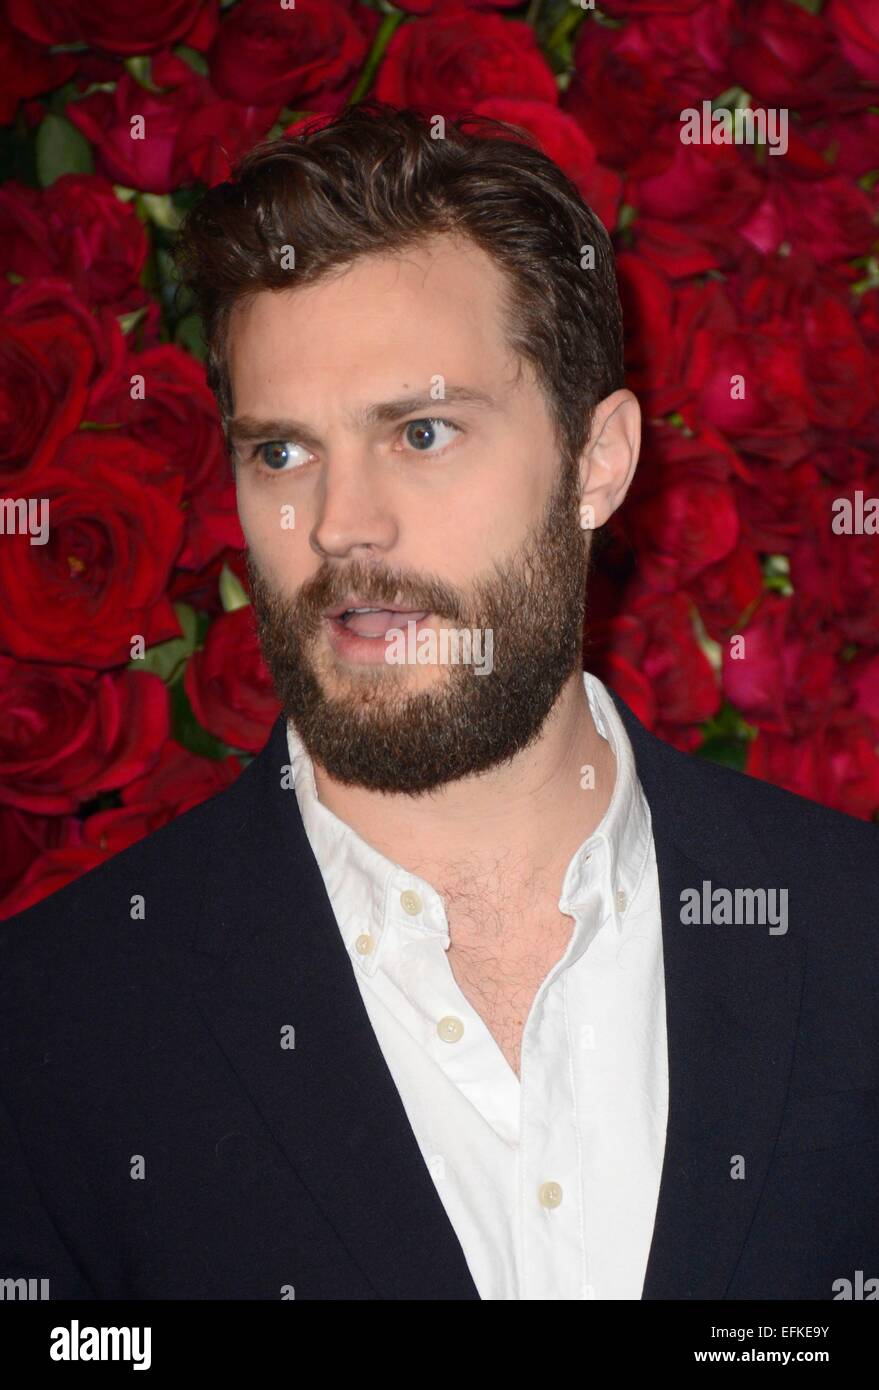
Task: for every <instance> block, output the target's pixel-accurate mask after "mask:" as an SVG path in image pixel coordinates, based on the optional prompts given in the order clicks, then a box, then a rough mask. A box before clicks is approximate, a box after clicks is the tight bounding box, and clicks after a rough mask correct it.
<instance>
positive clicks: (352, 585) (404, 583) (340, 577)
mask: <svg viewBox="0 0 879 1390" xmlns="http://www.w3.org/2000/svg"><path fill="white" fill-rule="evenodd" d="M247 569H248V574H249V577H250V581H251V585H252V586H253V587H256V588H257V589H259V590H261V591H263V592H265V591H266V589H267V587H268V586H267V585H266V583H265V580H264V578H263V576H262V575H261V573H260V571H259V570H258V569H257V568H256V566H255V565H254V564H253V562H252V560H251V559H250V556H249V555H248V557H247ZM353 593H356V594H358V595H360V596H361V597H362V599H363V601H364V604H366V605H375V606H376V607H380V606H381V605H382V604H385V603H386V604H400V605H402V606H403V607H407V608H413V609H423V610H425V611H426V612H429V613H436V614H437V615H438V616H440V617H444V618H449V619H452V620H458V619H462V618H463V617H464V616H465V605H464V604H463V603H462V602H461V600H460V598H459V597H458V595H457V594H456V593H455V591H454V590H453V589H451V588H450V587H449V586H448V585H447V584H444V583H442V582H441V581H439V580H423V579H419V578H418V577H417V576H405V575H402V574H400V573H394V572H391V571H388V570H376V569H374V568H371V567H369V566H365V565H353V566H350V567H349V568H348V569H347V570H345V571H344V572H343V571H340V570H332V569H329V568H327V567H326V566H322V567H321V569H319V570H318V572H317V574H315V575H313V576H312V577H311V579H308V580H306V581H305V583H303V584H302V585H301V586H300V588H299V590H298V592H297V593H296V594H295V596H294V597H293V598H291V599H290V600H289V608H290V613H291V616H293V617H295V618H296V620H297V621H298V622H299V623H300V624H302V625H304V626H308V627H312V626H317V625H318V624H319V623H320V621H321V619H322V618H323V613H324V610H325V609H326V608H331V607H333V606H334V605H336V604H338V603H341V602H342V601H343V600H344V599H345V597H346V596H347V595H348V594H353Z"/></svg>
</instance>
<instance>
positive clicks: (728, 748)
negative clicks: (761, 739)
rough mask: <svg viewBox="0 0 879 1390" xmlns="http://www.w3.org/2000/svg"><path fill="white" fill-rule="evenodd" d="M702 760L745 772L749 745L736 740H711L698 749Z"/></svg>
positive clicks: (707, 740)
mask: <svg viewBox="0 0 879 1390" xmlns="http://www.w3.org/2000/svg"><path fill="white" fill-rule="evenodd" d="M696 752H697V754H698V756H699V757H700V758H707V760H708V761H709V762H711V763H721V764H722V765H723V766H724V767H734V768H735V769H736V771H737V772H744V770H745V762H746V760H747V757H748V745H747V744H746V743H740V742H739V741H737V740H736V739H724V738H709V739H706V740H705V742H704V743H702V744H700V746H699V747H698V748H697V749H696Z"/></svg>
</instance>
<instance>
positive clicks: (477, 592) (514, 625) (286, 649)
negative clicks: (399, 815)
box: [247, 460, 591, 796]
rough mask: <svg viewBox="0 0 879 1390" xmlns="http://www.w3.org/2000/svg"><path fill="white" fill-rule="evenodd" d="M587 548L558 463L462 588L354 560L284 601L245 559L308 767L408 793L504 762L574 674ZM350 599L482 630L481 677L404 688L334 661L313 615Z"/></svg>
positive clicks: (374, 670)
mask: <svg viewBox="0 0 879 1390" xmlns="http://www.w3.org/2000/svg"><path fill="white" fill-rule="evenodd" d="M590 541H591V537H590V536H589V535H588V533H587V534H584V532H583V531H582V530H581V527H580V518H579V470H578V467H577V463H576V460H574V461H573V462H571V461H570V460H564V461H563V463H562V466H561V468H560V470H559V474H558V478H557V480H556V483H555V486H554V489H553V493H552V496H551V497H550V499H549V502H548V504H547V507H546V511H545V514H544V516H543V518H542V519H541V521H540V522H539V523H538V525H537V526H536V527H535V528H534V529H533V530H532V531H531V532H529V534H528V536H527V537H526V539H525V541H524V542H523V544H522V545H521V547H520V548H519V550H518V551H517V552H516V553H515V554H514V555H512V556H510V557H508V558H505V559H504V560H503V561H502V562H499V561H496V562H495V563H494V565H493V566H492V568H491V570H490V571H489V572H488V573H485V574H483V575H481V576H479V577H478V578H477V579H476V580H474V582H473V583H472V584H471V585H469V586H468V588H467V589H466V590H460V589H455V588H452V587H451V586H450V585H448V584H446V583H444V582H443V581H442V580H441V579H439V578H436V577H432V576H423V575H417V574H411V575H410V574H406V573H405V572H403V571H399V570H398V571H390V570H387V569H379V568H378V567H377V566H375V565H373V564H365V563H364V562H362V561H353V562H352V563H351V564H348V565H346V566H345V567H344V569H342V568H337V567H335V566H331V565H327V564H326V563H325V562H324V563H323V564H322V565H321V568H320V569H319V570H318V572H317V574H316V575H315V576H314V577H313V578H312V579H310V580H308V581H307V582H306V583H305V584H303V585H302V586H301V587H300V589H299V590H298V592H297V593H296V594H295V595H294V596H293V597H292V598H291V597H288V596H287V595H285V594H284V593H282V592H280V591H278V590H276V589H275V588H273V587H272V586H271V585H270V584H269V583H268V582H267V581H266V579H265V578H264V576H263V575H262V573H261V572H260V570H259V569H258V567H257V565H256V563H255V562H254V560H253V558H252V556H251V554H250V552H248V554H247V572H248V577H249V580H250V589H251V598H252V602H253V608H254V612H255V616H256V620H257V630H258V634H259V641H260V646H261V649H262V654H263V659H264V661H265V663H266V666H267V667H268V670H269V672H270V674H271V677H272V680H273V682H274V685H275V690H276V692H277V695H278V698H279V700H280V702H281V706H282V709H283V711H284V714H285V715H286V717H287V718H288V719H289V720H290V721H292V723H293V725H294V727H295V729H296V732H297V733H298V735H299V737H300V739H301V740H302V743H303V745H304V746H305V748H306V750H307V752H308V753H309V755H310V756H311V758H312V759H313V760H315V761H317V762H318V763H319V764H320V765H321V766H322V767H323V768H324V769H325V770H326V772H327V773H328V774H329V775H330V776H331V777H332V778H334V779H336V780H337V781H339V782H342V783H345V784H347V785H349V786H360V787H365V788H368V789H369V790H371V791H378V792H405V793H407V794H408V795H411V796H416V795H422V794H424V793H426V792H430V791H432V790H434V789H436V788H438V787H442V786H444V785H445V784H446V783H448V782H454V781H457V780H458V779H460V778H462V777H468V776H473V775H475V774H477V773H480V772H485V771H486V770H488V769H489V768H492V767H496V766H497V765H499V764H501V763H504V762H507V761H509V760H510V759H512V758H513V757H514V756H515V754H517V753H519V752H521V750H522V749H524V748H526V747H527V746H528V745H529V744H530V743H531V742H532V741H533V740H534V739H535V738H536V737H537V736H538V735H539V733H540V731H541V729H542V728H543V725H544V722H545V720H546V718H547V716H548V715H549V713H550V711H551V710H552V708H553V706H554V705H555V703H556V700H557V699H558V697H559V694H560V692H561V690H562V687H563V686H564V684H565V682H566V681H567V679H568V677H569V676H570V675H571V673H572V672H573V671H575V670H578V669H579V670H581V669H582V650H583V646H582V644H583V611H584V603H585V593H586V579H587V572H588V568H589V558H590V553H591V544H590ZM349 593H357V594H359V595H361V597H362V601H363V602H364V603H365V604H367V603H373V604H376V605H378V604H380V603H382V602H385V603H394V602H397V603H400V604H403V605H406V606H407V607H411V608H413V609H415V608H417V609H419V610H425V611H427V612H429V613H432V614H433V615H434V616H435V617H436V618H438V619H440V626H454V627H457V628H469V629H471V630H472V629H474V628H476V629H481V630H483V631H485V630H489V629H490V630H491V632H492V633H493V643H494V648H493V664H492V669H491V670H490V671H488V672H487V673H485V674H479V675H477V674H476V672H475V671H474V669H473V667H472V666H469V665H446V666H442V667H440V668H439V675H438V676H437V678H436V679H433V680H431V682H430V684H429V687H428V688H420V689H416V690H413V689H411V688H410V687H411V684H412V667H411V666H409V667H407V666H405V665H403V666H394V665H386V664H384V663H382V664H378V663H376V664H375V665H357V666H354V665H350V664H346V663H343V662H341V661H340V660H338V659H337V658H336V657H335V655H334V653H333V652H332V650H331V649H330V647H329V642H328V640H327V637H326V633H325V631H324V619H323V611H324V610H325V609H326V608H329V607H331V606H332V605H333V604H338V603H340V602H342V601H343V600H344V599H345V597H346V596H347V594H349ZM400 618H401V625H403V624H405V620H406V615H405V614H401V615H400ZM327 683H330V684H331V686H332V687H333V692H334V693H330V692H329V691H328V690H327V688H326V687H327Z"/></svg>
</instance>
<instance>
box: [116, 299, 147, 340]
mask: <svg viewBox="0 0 879 1390" xmlns="http://www.w3.org/2000/svg"><path fill="white" fill-rule="evenodd" d="M146 311H147V310H146V305H145V304H144V305H141V307H140V308H139V309H132V310H131V313H130V314H117V315H116V322H117V323H118V324H119V327H120V328H121V329H122V332H123V333H130V332H131V330H132V329H133V328H136V327H137V325H138V324H139V323H140V321H141V319H142V318H145V317H146Z"/></svg>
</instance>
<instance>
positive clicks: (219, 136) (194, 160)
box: [172, 89, 279, 188]
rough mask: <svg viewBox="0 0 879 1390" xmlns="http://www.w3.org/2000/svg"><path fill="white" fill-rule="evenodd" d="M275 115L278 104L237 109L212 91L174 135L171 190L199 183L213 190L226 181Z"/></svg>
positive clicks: (232, 103)
mask: <svg viewBox="0 0 879 1390" xmlns="http://www.w3.org/2000/svg"><path fill="white" fill-rule="evenodd" d="M209 90H211V89H209ZM278 115H279V108H278V106H277V104H275V105H272V106H240V105H239V104H238V102H235V101H221V100H220V99H219V97H217V96H216V95H214V94H213V92H212V90H211V95H210V96H209V97H208V96H205V97H204V98H203V99H202V100H201V101H200V103H199V105H198V106H197V107H196V109H195V110H194V111H192V112H190V113H189V114H188V115H187V119H186V120H185V121H184V122H183V123H182V124H181V126H180V128H179V129H178V131H177V140H176V143H175V145H174V167H173V171H172V183H173V185H174V187H176V186H177V185H179V184H181V183H192V181H193V180H194V179H198V180H199V181H200V182H201V183H203V184H205V185H206V186H207V187H208V188H213V187H214V185H215V184H218V183H222V182H223V181H224V179H228V177H229V175H230V174H231V172H232V166H233V164H234V163H235V161H236V160H238V159H239V158H240V157H241V156H242V155H244V154H246V153H247V151H248V150H249V149H251V147H252V146H253V145H255V144H256V143H257V141H259V140H263V139H265V138H266V137H267V135H268V133H269V131H270V130H271V128H272V126H273V125H274V123H275V121H276V120H277V118H278Z"/></svg>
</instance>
